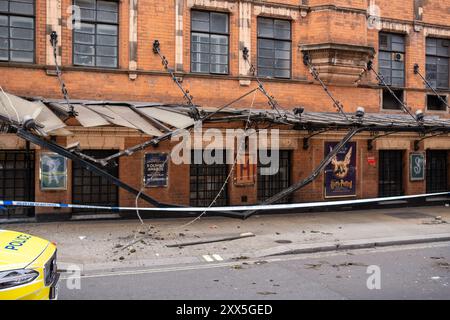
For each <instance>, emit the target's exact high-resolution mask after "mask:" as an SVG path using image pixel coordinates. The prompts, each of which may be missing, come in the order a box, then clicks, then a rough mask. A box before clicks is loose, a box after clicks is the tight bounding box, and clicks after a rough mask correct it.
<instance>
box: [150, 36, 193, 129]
mask: <svg viewBox="0 0 450 320" xmlns="http://www.w3.org/2000/svg"><path fill="white" fill-rule="evenodd" d="M153 53H154V54H157V55H159V57H160V58H161V62H162V65H163V66H164V69H165V70H166V71H167V72H169V74H170V76H171V77H172V80H173V82H175V84H176V85H177V86H178V88H179V89H180V90H181V92H182V93H183V97H184V99H186V101H187V104H188V105H189V107H190V108H191V112H190V113H189V115H190V116H191V117H192V118H193V119H194V120H195V121H197V120H199V119H200V112H199V111H198V109H197V107H196V106H195V105H194V102H193V101H192V100H193V99H194V97H193V96H192V95H191V94H190V93H189V90H185V89H184V88H183V86H182V85H181V83H180V81H179V79H178V78H177V77H176V76H175V73H174V72H173V71H172V70H171V69H170V68H169V61H168V60H167V58H166V57H165V56H164V55H162V54H161V44H160V43H159V41H158V40H155V41H153Z"/></svg>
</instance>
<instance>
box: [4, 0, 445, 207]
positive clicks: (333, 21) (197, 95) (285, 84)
mask: <svg viewBox="0 0 450 320" xmlns="http://www.w3.org/2000/svg"><path fill="white" fill-rule="evenodd" d="M48 1H50V0H36V48H35V49H36V57H35V64H23V63H22V64H21V63H7V62H0V85H1V86H2V87H3V89H4V90H5V91H8V92H11V93H13V94H16V95H20V96H40V97H47V98H61V91H60V87H59V84H58V80H57V78H56V76H55V73H54V62H53V57H52V56H51V52H52V51H51V46H50V42H49V34H50V32H51V31H52V30H61V31H60V32H59V45H60V48H59V50H58V56H59V57H58V58H59V59H60V61H61V64H62V70H63V77H64V80H65V83H66V85H67V88H68V91H69V94H70V98H72V99H95V100H118V101H119V100H125V101H130V100H131V101H155V102H164V103H183V98H182V95H181V93H180V92H179V91H178V89H177V88H176V86H175V84H174V83H173V82H172V80H171V79H170V77H169V76H168V74H167V72H166V71H165V70H164V68H163V66H162V64H161V60H160V58H159V57H158V56H157V55H155V54H154V53H153V52H152V44H153V41H154V40H156V39H157V40H159V42H160V44H161V51H162V53H163V54H164V55H165V56H166V57H167V59H168V60H169V66H170V67H171V68H174V69H175V70H176V74H177V76H178V77H179V79H180V80H181V81H182V85H183V87H185V88H186V89H188V90H189V91H190V93H191V94H192V95H193V96H194V102H195V103H197V104H199V105H202V106H205V107H217V106H221V105H223V104H225V103H227V102H229V101H231V100H233V99H235V98H237V97H238V96H240V95H242V94H244V93H245V92H247V91H249V90H250V89H251V88H253V87H255V86H256V82H255V78H253V77H252V76H251V74H250V70H249V67H248V66H247V65H246V63H245V61H243V59H242V51H241V50H242V49H243V47H244V46H245V47H248V48H249V49H250V61H251V62H252V63H255V62H256V60H257V50H256V48H257V17H258V16H266V17H275V18H281V19H288V20H291V21H292V24H291V28H292V77H291V79H264V80H263V81H264V83H265V86H266V88H267V90H268V91H269V92H270V93H271V94H273V95H274V96H275V98H276V99H277V101H278V102H279V104H280V105H281V107H282V108H286V109H288V110H291V109H292V108H294V107H297V106H303V107H305V109H306V110H307V111H319V112H333V111H335V109H334V108H333V105H332V103H331V101H330V100H329V98H328V97H327V95H326V94H325V92H324V91H323V90H322V88H321V87H320V86H319V85H318V83H317V82H315V81H314V79H313V78H312V76H311V75H310V74H309V72H308V70H307V68H306V67H305V66H304V64H303V61H302V59H303V55H302V52H301V49H300V47H301V46H303V45H311V44H323V43H334V44H346V45H354V46H365V47H373V48H374V49H375V52H378V35H379V31H380V30H379V29H381V30H382V31H388V32H396V33H401V34H405V35H406V55H405V64H406V88H405V101H406V103H407V104H408V105H409V106H410V107H411V109H412V111H413V112H414V111H415V110H417V109H424V110H425V109H426V93H427V92H429V91H427V90H426V89H425V87H424V85H423V83H422V81H421V80H420V79H419V78H418V76H417V75H414V73H413V66H414V64H415V63H417V64H418V65H419V66H420V70H421V71H422V72H424V70H425V40H426V37H427V36H438V37H441V38H449V39H450V22H449V21H450V20H449V16H450V3H448V2H445V1H439V0H428V1H421V0H416V1H403V0H368V1H366V0H335V1H330V0H302V1H298V0H286V1H272V0H270V1H257V0H246V1H239V0H228V1H225V0H220V1H219V0H217V1H216V0H169V1H158V0H119V4H120V5H119V8H120V9H119V57H118V61H119V62H118V68H116V69H104V68H88V67H80V66H74V65H73V59H72V55H73V52H72V30H69V28H68V27H67V24H68V21H70V15H71V13H70V10H68V7H69V6H70V5H71V3H72V1H71V0H52V2H54V5H56V6H57V7H58V8H59V6H60V9H58V10H56V16H54V15H55V13H54V12H53V11H52V12H50V11H49V9H48ZM369 5H376V6H378V8H379V9H380V16H381V20H380V21H381V22H380V26H381V28H379V29H376V28H369V27H368V25H367V10H368V6H369ZM134 8H135V9H136V10H133V9H134ZM192 9H205V10H212V11H220V12H227V13H228V14H229V26H230V37H229V43H230V46H229V52H230V55H229V70H230V72H229V74H228V75H201V74H195V73H192V72H191V70H190V41H191V39H190V26H191V22H190V12H191V10H192ZM133 15H135V16H136V17H137V20H136V24H134V23H133V19H130V17H132V16H133ZM49 21H50V22H52V23H53V25H51V24H49ZM134 28H136V29H134ZM134 38H136V41H134ZM374 67H375V69H376V70H377V68H378V63H377V58H376V56H375V59H374ZM337 79H339V78H337ZM329 87H330V91H331V92H333V94H334V95H335V96H336V97H337V98H338V99H339V101H341V102H342V104H343V105H344V107H345V111H348V112H352V111H355V110H356V108H357V107H359V106H363V107H365V109H366V112H380V111H381V112H384V113H401V112H400V111H387V110H382V108H381V92H382V90H381V87H380V86H378V85H377V82H376V79H375V78H374V77H373V76H372V75H371V74H363V75H362V77H361V79H360V81H357V82H356V83H341V82H340V81H338V80H336V81H332V82H331V83H330V85H329ZM212 93H213V94H212ZM444 93H445V94H450V90H446V91H444ZM252 98H253V97H252V96H249V97H247V98H246V99H243V100H242V101H241V102H240V103H239V104H237V105H235V106H234V107H249V106H250V105H251V103H252ZM254 106H255V107H259V108H267V107H268V105H267V100H266V98H265V97H264V96H263V95H262V94H258V95H257V96H256V99H255V105H254ZM428 114H436V115H439V116H444V117H448V112H442V111H440V112H428ZM109 130H110V129H105V131H103V130H100V129H99V130H98V131H96V132H94V133H93V132H84V131H83V130H82V129H79V130H78V131H76V136H74V137H68V138H59V139H58V142H60V143H61V144H63V145H64V143H69V142H71V141H76V140H80V141H82V144H84V148H86V149H89V148H109V149H111V148H117V149H124V148H127V147H130V146H133V145H135V144H137V143H140V142H142V141H144V140H145V139H146V137H145V136H143V135H141V134H139V133H136V132H128V131H127V130H124V131H120V133H119V134H117V133H112V132H111V131H109ZM306 134H307V133H306V132H295V133H294V134H292V133H291V134H290V135H289V136H287V137H286V141H291V142H292V147H291V149H292V150H293V167H292V181H298V180H300V179H303V178H305V177H307V176H308V175H309V174H310V173H311V171H312V170H313V168H314V167H315V166H317V165H318V164H319V163H320V161H321V160H322V158H323V153H324V151H323V145H324V142H325V141H335V140H339V139H340V138H341V137H342V135H340V134H336V133H334V134H330V135H328V134H326V135H320V136H317V137H314V138H313V139H312V140H311V143H310V147H309V149H308V150H303V149H302V143H301V142H302V139H303V137H304V136H305V135H306ZM112 136H114V139H111V137H112ZM105 137H107V138H105ZM368 138H369V137H368V136H365V135H359V136H358V137H357V138H355V140H356V141H357V143H358V144H357V145H358V152H357V177H358V179H357V181H358V182H357V197H358V198H367V197H376V196H377V195H378V167H377V166H376V165H375V166H372V165H369V164H368V162H367V158H368V157H375V159H376V163H378V152H377V150H378V149H377V148H404V150H405V159H407V158H408V154H409V152H412V151H414V149H413V140H414V139H416V137H415V136H412V135H410V136H407V137H404V136H399V137H397V136H395V135H392V136H389V137H387V138H383V139H380V140H377V141H376V143H375V147H374V149H373V150H371V151H369V150H367V139H368ZM10 139H12V137H10V136H3V137H2V139H0V141H10ZM395 139H400V140H401V139H403V140H404V141H406V143H407V144H408V146H406V147H405V144H404V145H403V146H398V145H397V146H395V145H392V144H391V145H390V144H389V142H386V141H394V140H395ZM105 141H107V142H105ZM382 141H384V142H382ZM432 141H436V143H435V144H434V145H430V146H431V147H432V148H446V149H450V146H448V147H446V143H447V142H446V140H445V138H436V139H433V140H432ZM105 143H106V144H105ZM0 146H2V145H0ZM171 147H172V145H170V143H169V142H167V143H163V144H161V145H160V146H159V147H158V148H157V149H155V151H158V152H161V151H164V152H169V151H170V149H171ZM2 148H3V147H2ZM425 148H426V147H425V145H424V143H422V144H421V150H422V151H423V150H424V149H425ZM150 151H152V149H149V150H148V151H147V152H150ZM143 154H144V152H137V153H135V154H133V155H132V156H128V157H123V158H121V159H120V163H119V168H120V173H119V175H120V178H121V179H122V180H123V181H124V182H126V183H129V184H130V185H132V186H134V187H135V188H137V189H140V188H141V187H142V166H143V160H142V159H143ZM38 163H39V152H38V156H37V158H36V170H37V171H36V172H37V174H38V168H39V165H38ZM69 163H70V161H69ZM404 163H405V170H404V177H405V191H406V193H407V194H416V193H422V192H424V191H425V183H424V182H410V181H409V179H408V178H407V177H408V170H409V168H408V163H407V161H406V160H405V162H404ZM70 171H71V166H70V165H69V182H68V185H69V188H68V190H67V192H48V191H47V192H42V191H39V182H38V181H36V190H37V191H36V201H55V202H70V201H71V187H70V185H71V180H70ZM449 172H450V170H449ZM37 176H38V175H37ZM169 183H170V184H169V186H168V187H167V188H154V189H144V192H145V193H147V194H149V195H151V196H154V197H155V198H157V199H158V200H160V201H163V202H172V203H177V204H183V205H187V204H188V203H189V167H188V166H186V165H182V166H176V165H174V164H172V163H171V164H170V166H169ZM323 185H324V181H323V175H321V176H319V178H318V179H316V180H315V181H314V182H313V183H311V184H310V185H309V186H307V187H306V188H304V189H302V190H300V191H298V192H296V193H295V196H294V199H293V200H294V201H316V200H323V199H324V197H323V194H324V191H323ZM228 191H229V196H230V204H244V203H243V202H242V201H241V200H242V197H241V196H242V195H243V194H246V195H248V203H254V202H256V185H253V186H245V187H242V186H236V185H235V184H234V183H230V185H229V190H228ZM134 201H135V199H134V196H132V195H130V194H128V193H126V192H125V191H123V190H121V191H120V205H123V206H133V205H134ZM141 203H142V204H143V205H144V203H143V202H141ZM44 211H45V212H48V211H49V209H37V213H43V212H44Z"/></svg>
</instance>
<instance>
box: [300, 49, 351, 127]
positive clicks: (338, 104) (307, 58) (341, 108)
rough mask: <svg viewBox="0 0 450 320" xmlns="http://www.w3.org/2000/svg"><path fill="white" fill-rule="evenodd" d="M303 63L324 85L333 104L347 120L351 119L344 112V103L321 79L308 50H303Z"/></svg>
mask: <svg viewBox="0 0 450 320" xmlns="http://www.w3.org/2000/svg"><path fill="white" fill-rule="evenodd" d="M303 63H304V65H305V66H306V67H308V70H309V73H311V75H312V76H313V77H314V79H316V80H317V81H318V82H319V84H320V85H321V86H322V88H323V90H324V91H325V93H326V94H327V95H328V96H329V97H330V99H331V100H332V101H333V105H334V107H335V108H336V109H337V111H338V112H339V113H341V114H342V115H343V116H344V117H345V119H346V120H349V119H348V116H347V114H346V113H345V112H344V106H343V105H342V103H341V102H340V101H339V100H337V99H336V98H335V97H334V96H333V95H332V94H331V92H330V90H329V89H328V87H327V85H326V84H325V83H324V82H323V81H322V79H320V75H319V72H318V71H317V69H316V67H314V66H313V64H312V62H311V57H310V56H309V53H308V52H306V51H303Z"/></svg>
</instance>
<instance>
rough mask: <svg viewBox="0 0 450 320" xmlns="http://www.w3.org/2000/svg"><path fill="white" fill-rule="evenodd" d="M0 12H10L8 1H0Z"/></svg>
mask: <svg viewBox="0 0 450 320" xmlns="http://www.w3.org/2000/svg"><path fill="white" fill-rule="evenodd" d="M0 11H4V12H6V11H8V1H5V0H0Z"/></svg>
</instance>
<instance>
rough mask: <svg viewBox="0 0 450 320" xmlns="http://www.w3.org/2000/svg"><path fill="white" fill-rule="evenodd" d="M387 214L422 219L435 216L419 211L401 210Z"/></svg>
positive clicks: (402, 217) (395, 216)
mask: <svg viewBox="0 0 450 320" xmlns="http://www.w3.org/2000/svg"><path fill="white" fill-rule="evenodd" d="M385 215H386V216H391V217H394V218H398V219H422V218H430V217H433V216H431V215H429V214H426V213H423V212H417V211H400V212H389V213H385Z"/></svg>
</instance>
